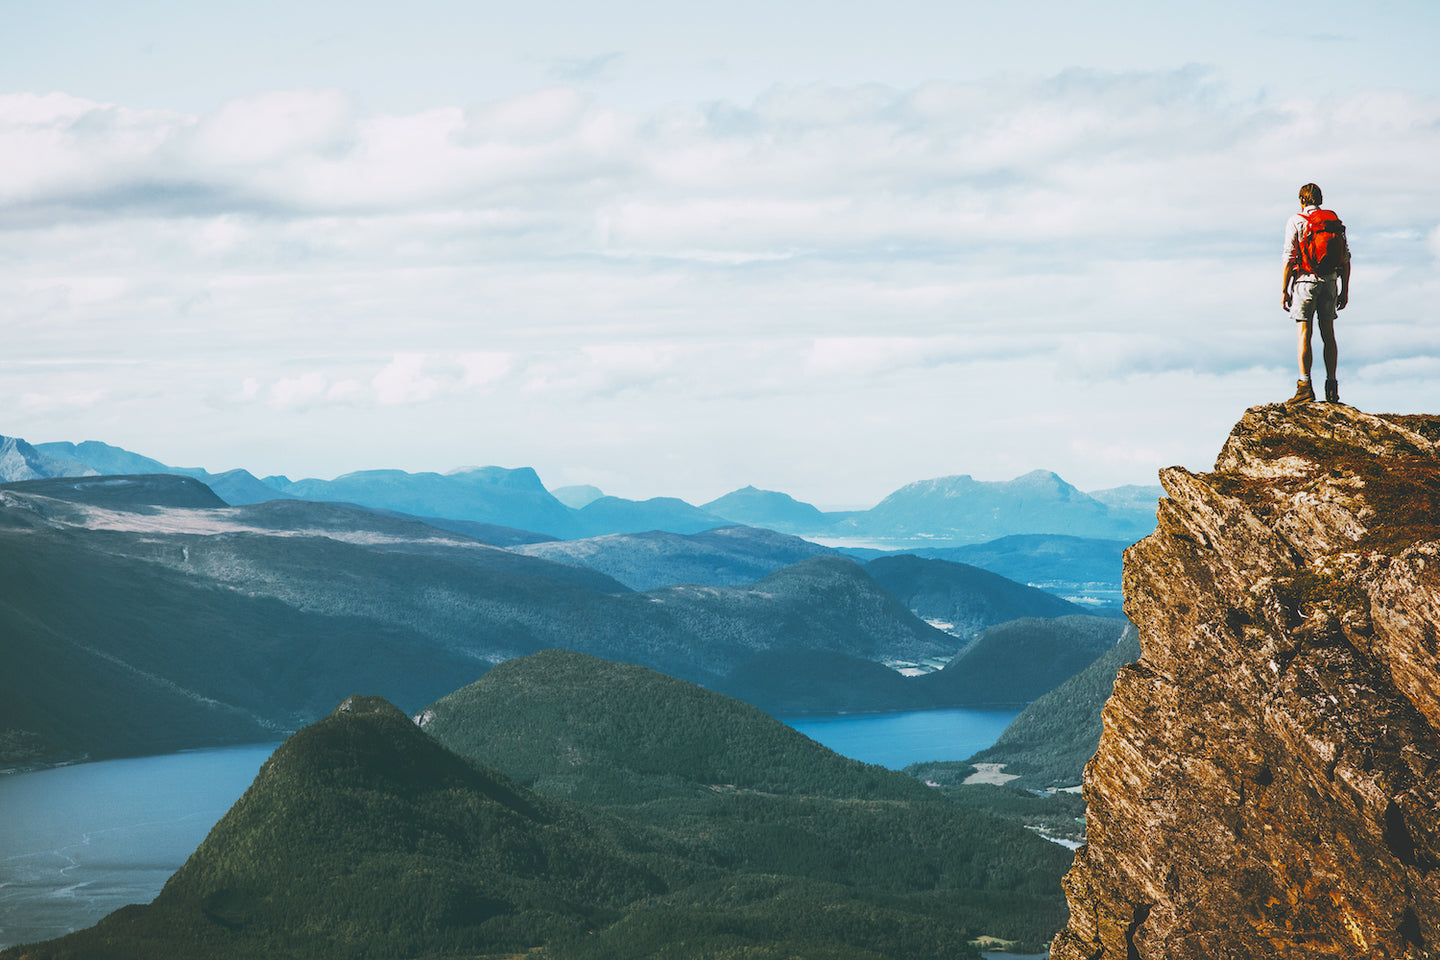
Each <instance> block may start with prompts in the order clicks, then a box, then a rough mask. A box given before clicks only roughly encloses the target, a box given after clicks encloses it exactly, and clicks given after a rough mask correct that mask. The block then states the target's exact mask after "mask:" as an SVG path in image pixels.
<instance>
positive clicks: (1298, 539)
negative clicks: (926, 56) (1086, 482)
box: [1052, 404, 1440, 960]
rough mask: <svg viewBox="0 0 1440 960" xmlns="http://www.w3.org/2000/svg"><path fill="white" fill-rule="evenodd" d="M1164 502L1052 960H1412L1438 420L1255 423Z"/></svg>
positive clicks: (1310, 412) (1420, 902) (1420, 952)
mask: <svg viewBox="0 0 1440 960" xmlns="http://www.w3.org/2000/svg"><path fill="white" fill-rule="evenodd" d="M1161 481H1162V483H1163V485H1164V487H1165V491H1166V493H1167V495H1168V497H1167V499H1165V500H1162V501H1161V503H1160V509H1159V526H1158V528H1157V529H1156V531H1155V532H1154V533H1153V534H1152V535H1150V536H1149V537H1147V538H1146V539H1144V540H1142V541H1141V542H1140V543H1138V544H1136V545H1135V546H1133V547H1131V548H1130V550H1129V551H1127V553H1126V556H1125V561H1126V571H1125V581H1126V612H1127V613H1128V614H1129V616H1130V618H1131V620H1132V621H1133V622H1134V623H1135V624H1136V626H1137V627H1138V628H1139V632H1140V642H1141V647H1142V650H1143V656H1142V658H1141V659H1140V660H1139V661H1138V662H1136V663H1134V664H1131V665H1129V666H1126V667H1124V668H1122V669H1121V670H1120V672H1119V676H1118V678H1117V679H1116V681H1115V685H1114V693H1113V694H1112V696H1111V698H1110V701H1109V703H1108V704H1107V705H1106V707H1105V732H1104V735H1103V737H1102V739H1101V742H1100V748H1099V751H1098V752H1097V753H1096V755H1095V757H1094V759H1093V760H1092V761H1091V762H1090V764H1089V766H1088V767H1087V768H1086V784H1085V795H1086V799H1087V801H1088V803H1089V814H1088V827H1089V845H1088V846H1087V847H1085V848H1082V849H1081V850H1080V852H1079V853H1078V854H1077V855H1076V858H1075V864H1074V867H1073V869H1072V871H1071V873H1070V876H1069V877H1068V879H1067V881H1066V890H1067V892H1068V897H1069V901H1070V911H1071V919H1070V923H1069V926H1068V927H1067V929H1066V930H1065V931H1063V932H1062V933H1061V934H1060V935H1059V936H1058V937H1057V938H1056V940H1055V944H1054V948H1053V953H1052V956H1053V957H1055V958H1056V960H1077V958H1080V957H1085V958H1091V960H1121V958H1127V957H1141V958H1158V957H1166V958H1173V960H1201V958H1205V960H1209V958H1213V957H1218V956H1248V957H1261V956H1265V957H1297V958H1298V957H1316V956H1374V957H1424V956H1430V955H1432V952H1433V945H1434V944H1436V943H1437V942H1440V870H1437V869H1436V867H1437V866H1440V829H1437V825H1436V818H1435V811H1436V810H1437V809H1440V733H1437V731H1440V667H1437V663H1440V647H1437V641H1436V636H1437V633H1440V564H1437V559H1440V417H1435V416H1395V415H1383V416H1376V415H1371V414H1367V413H1363V412H1361V411H1359V410H1355V409H1354V408H1351V407H1347V406H1341V405H1339V404H1307V405H1304V406H1301V407H1286V406H1283V405H1278V404H1277V405H1268V406H1262V407H1254V408H1252V409H1250V410H1248V411H1246V413H1245V414H1244V416H1243V417H1242V418H1241V420H1240V421H1239V423H1237V424H1236V426H1235V428H1234V430H1233V431H1232V432H1231V434H1230V436H1229V438H1228V439H1227V440H1226V442H1225V445H1224V447H1223V449H1222V450H1221V452H1220V455H1219V457H1218V459H1217V461H1216V464H1215V469H1214V471H1212V472H1210V473H1200V474H1192V473H1190V472H1188V471H1186V470H1183V469H1181V468H1178V467H1174V468H1170V469H1167V470H1164V471H1162V472H1161ZM1137 758H1144V759H1143V762H1137Z"/></svg>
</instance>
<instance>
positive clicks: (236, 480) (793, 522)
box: [0, 438, 1161, 549]
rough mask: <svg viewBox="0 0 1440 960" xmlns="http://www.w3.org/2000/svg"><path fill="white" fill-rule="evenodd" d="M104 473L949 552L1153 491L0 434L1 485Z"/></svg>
mask: <svg viewBox="0 0 1440 960" xmlns="http://www.w3.org/2000/svg"><path fill="white" fill-rule="evenodd" d="M92 471H93V472H95V473H100V474H142V473H176V474H182V475H185V476H192V477H195V478H197V479H199V480H201V481H203V482H204V483H205V484H206V485H207V486H209V487H210V488H211V489H213V490H214V491H215V492H216V493H217V494H218V495H219V496H220V497H221V498H222V499H224V500H225V501H226V502H227V503H230V504H232V505H237V506H239V505H245V504H251V503H257V502H262V501H265V500H272V499H280V498H294V499H305V500H322V501H333V502H342V503H353V504H356V505H359V506H365V507H370V508H374V509H385V510H394V511H398V512H401V513H405V514H409V515H412V516H421V517H443V518H446V519H448V520H452V521H466V522H472V523H484V524H490V525H492V526H496V527H505V528H512V529H517V530H521V531H528V532H531V533H533V534H538V535H543V536H550V537H556V538H560V539H576V538H583V537H594V536H603V535H606V534H615V533H645V532H649V531H654V530H658V531H665V532H671V533H682V534H688V533H697V532H701V531H704V530H708V529H714V528H716V527H722V526H730V525H734V524H744V525H747V526H758V527H766V528H769V529H772V530H776V531H778V532H781V533H788V534H794V535H799V536H804V537H807V538H812V539H813V538H821V539H827V540H848V541H867V542H872V543H874V544H875V545H878V546H881V547H885V548H892V549H893V548H897V547H904V548H907V549H909V548H912V547H916V546H921V545H924V546H929V547H945V546H955V545H960V544H967V543H977V542H980V541H988V540H994V539H996V538H999V537H1005V536H1010V535H1018V534H1065V535H1069V536H1077V537H1086V538H1097V539H1104V540H1114V541H1123V542H1125V543H1130V542H1133V541H1134V540H1137V539H1139V538H1140V537H1142V536H1144V535H1145V534H1147V533H1149V532H1150V530H1151V529H1153V528H1154V525H1155V502H1156V500H1158V498H1159V496H1160V494H1161V491H1160V488H1159V487H1158V486H1127V487H1117V488H1113V489H1110V490H1097V491H1093V492H1092V493H1089V494H1087V493H1082V492H1081V491H1080V490H1078V489H1076V488H1075V487H1073V486H1071V485H1070V484H1068V483H1066V482H1065V481H1064V480H1062V479H1061V478H1060V477H1058V476H1056V475H1055V474H1054V473H1050V472H1048V471H1042V470H1037V471H1033V472H1031V473H1028V474H1025V475H1024V476H1021V477H1017V478H1016V479H1014V480H1009V481H994V482H992V481H979V480H975V479H973V478H972V477H970V476H963V475H962V476H953V477H941V478H937V479H933V480H925V481H921V482H918V483H913V484H910V485H908V486H906V487H903V488H901V489H899V490H897V491H895V492H894V493H892V494H890V495H889V496H888V497H886V498H885V499H884V500H882V501H881V502H880V503H879V504H877V505H876V506H875V507H873V508H871V509H869V510H860V511H843V512H830V513H826V512H823V511H821V510H819V509H817V508H816V507H814V506H812V505H810V504H807V503H802V502H800V501H797V500H795V499H794V498H792V497H790V496H788V495H787V494H784V493H779V492H775V491H767V490H757V489H755V488H754V487H745V488H742V489H740V490H736V491H733V492H732V493H729V494H726V495H725V496H723V497H720V498H718V499H716V500H712V501H710V502H709V503H706V504H703V505H701V506H698V507H697V506H694V505H691V504H689V503H686V502H685V501H683V500H678V499H675V498H671V497H656V498H653V499H650V500H645V501H634V500H625V499H622V498H618V497H607V496H604V495H603V493H602V491H600V490H599V489H598V488H595V487H590V486H581V487H564V488H559V492H563V493H564V497H563V499H562V498H557V497H556V496H555V494H554V493H552V492H551V491H549V490H546V489H545V487H544V485H543V484H542V483H541V482H540V478H539V477H538V476H537V475H536V474H535V471H533V470H531V469H529V468H520V469H513V470H512V469H506V468H501V467H475V468H465V469H462V470H457V471H454V472H452V473H449V474H439V473H407V472H404V471H400V470H365V471H360V472H356V473H350V474H346V475H344V476H341V477H337V478H335V479H334V480H318V479H306V480H295V481H292V480H290V479H289V478H287V477H283V476H270V477H266V478H264V479H263V480H262V479H259V478H257V477H255V476H253V475H252V474H250V473H249V472H247V471H245V470H230V471H227V472H225V473H220V474H212V473H210V472H208V471H206V470H203V469H200V468H193V467H171V466H167V465H165V464H163V463H160V462H159V461H157V460H154V459H151V458H149V457H144V456H141V455H139V454H135V453H131V452H130V451H127V450H123V449H121V448H119V447H114V446H111V445H108V444H104V443H100V442H97V441H86V442H84V443H79V444H75V443H66V442H61V443H42V444H37V445H35V446H33V447H32V446H30V445H29V444H26V443H25V442H24V441H23V440H17V439H14V438H0V481H8V480H29V479H40V478H44V477H58V476H75V475H81V474H85V473H89V472H92Z"/></svg>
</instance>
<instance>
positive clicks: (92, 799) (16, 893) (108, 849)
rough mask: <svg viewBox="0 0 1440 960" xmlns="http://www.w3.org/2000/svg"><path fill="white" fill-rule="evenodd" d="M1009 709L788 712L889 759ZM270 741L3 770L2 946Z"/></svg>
mask: <svg viewBox="0 0 1440 960" xmlns="http://www.w3.org/2000/svg"><path fill="white" fill-rule="evenodd" d="M1014 716H1015V712H1014V711H985V710H928V711H922V712H917V713H887V714H865V715H858V716H846V717H837V718H825V719H810V718H807V719H797V720H794V721H793V722H791V726H793V727H795V728H796V729H797V730H800V731H801V732H802V733H804V734H805V735H806V736H809V737H811V738H812V739H814V740H818V741H819V742H821V743H823V744H825V745H826V746H828V747H830V748H831V749H832V750H834V751H835V752H837V753H840V754H843V755H844V756H847V757H852V758H854V759H856V760H863V761H865V762H867V763H878V764H881V765H883V766H886V767H890V768H892V769H898V768H900V767H903V766H905V765H907V764H910V763H917V762H920V761H925V760H963V759H965V758H966V757H968V756H970V755H971V754H973V753H975V752H976V751H977V750H982V749H984V748H985V747H988V746H990V745H991V744H992V743H994V742H995V739H996V738H997V737H998V736H999V735H1000V731H1001V730H1003V729H1004V728H1005V726H1006V724H1008V723H1009V722H1010V720H1012V719H1013V718H1014ZM275 746H276V745H275V744H269V745H260V746H245V747H227V748H224V749H219V750H194V751H188V752H185V753H176V754H168V755H166V756H159V757H142V758H139V759H133V760H107V761H103V762H100V763H83V764H76V765H75V766H70V767H59V768H57V769H54V770H41V771H36V772H34V773H17V774H10V775H8V776H0V949H3V948H4V947H7V946H12V945H14V944H17V943H29V942H32V941H35V940H45V939H49V938H51V937H57V936H60V935H61V934H64V933H69V932H71V931H73V930H79V929H82V928H84V927H88V926H91V925H92V924H94V923H96V922H97V921H98V920H100V918H102V917H104V916H105V915H106V914H108V913H110V912H111V911H113V910H117V909H119V908H120V907H123V906H125V905H126V904H129V903H148V902H150V901H151V900H153V899H154V898H155V895H156V894H158V893H159V892H160V888H161V887H162V886H164V885H165V881H166V880H167V879H169V877H170V875H171V874H172V873H174V872H175V871H176V870H178V869H179V868H180V866H181V865H182V864H183V863H184V862H185V860H186V859H187V858H188V857H189V856H190V854H191V853H192V852H193V851H194V850H195V848H196V847H197V846H199V845H200V842H201V841H202V840H204V839H205V836H206V834H208V833H209V832H210V828H211V827H212V826H214V825H215V822H216V821H217V820H219V819H220V818H221V817H222V816H224V815H225V811H227V810H229V809H230V806H231V805H232V804H233V803H234V802H235V801H236V800H238V799H239V798H240V795H241V794H242V793H244V792H245V789H246V788H247V787H249V786H250V782H251V781H252V780H253V779H254V778H255V774H256V772H257V771H258V770H259V769H260V765H261V764H262V763H264V762H265V759H266V758H267V757H269V756H270V754H271V753H272V752H273V751H274V749H275Z"/></svg>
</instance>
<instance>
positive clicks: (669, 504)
mask: <svg viewBox="0 0 1440 960" xmlns="http://www.w3.org/2000/svg"><path fill="white" fill-rule="evenodd" d="M577 515H578V517H579V520H580V524H581V526H582V527H583V528H584V529H585V530H586V531H587V532H588V533H589V535H590V536H592V537H598V536H604V535H605V534H607V533H644V532H645V531H647V530H668V531H670V532H671V533H699V532H700V531H702V530H712V529H714V528H715V527H725V526H729V525H730V523H731V521H729V520H726V519H725V518H724V517H717V516H715V515H714V514H713V513H707V512H706V511H704V510H701V509H700V508H699V507H696V506H692V505H691V504H688V503H686V502H685V501H684V500H679V499H676V498H675V497H652V498H651V499H649V500H625V499H622V498H620V497H601V498H600V499H598V500H594V501H592V502H590V503H587V504H586V505H585V506H584V507H583V508H582V509H580V510H579V511H578V513H577Z"/></svg>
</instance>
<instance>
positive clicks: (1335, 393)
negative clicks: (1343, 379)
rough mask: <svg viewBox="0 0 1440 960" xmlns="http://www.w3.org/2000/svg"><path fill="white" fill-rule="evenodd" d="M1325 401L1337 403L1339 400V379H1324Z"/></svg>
mask: <svg viewBox="0 0 1440 960" xmlns="http://www.w3.org/2000/svg"><path fill="white" fill-rule="evenodd" d="M1325 402H1326V403H1339V402H1340V381H1339V380H1326V381H1325Z"/></svg>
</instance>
